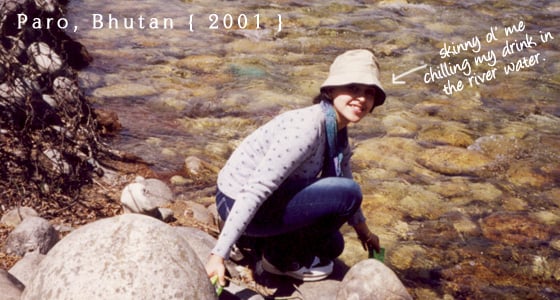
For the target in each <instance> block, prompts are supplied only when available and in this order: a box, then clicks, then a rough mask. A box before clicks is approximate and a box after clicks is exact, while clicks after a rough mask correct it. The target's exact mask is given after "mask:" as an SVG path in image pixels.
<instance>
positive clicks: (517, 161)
mask: <svg viewBox="0 0 560 300" xmlns="http://www.w3.org/2000/svg"><path fill="white" fill-rule="evenodd" d="M68 9H69V11H68V14H67V15H68V18H69V23H70V24H71V26H69V28H68V31H70V34H71V35H72V36H73V37H75V38H76V39H78V40H79V41H80V42H81V43H83V44H84V45H85V46H86V48H87V49H88V51H89V52H90V54H91V55H92V56H93V58H94V61H93V63H92V64H91V65H90V67H88V68H87V69H85V70H84V71H82V72H81V74H80V77H81V81H82V85H83V87H84V89H85V91H86V94H87V96H88V97H89V98H90V99H91V101H92V102H93V103H94V104H95V106H97V107H99V108H103V109H106V110H112V111H115V112H116V113H117V114H118V117H119V120H120V122H121V123H122V125H123V130H122V132H121V133H120V134H119V136H118V137H117V138H116V139H115V140H113V141H112V143H114V146H115V147H117V148H119V149H122V150H126V151H129V152H132V153H134V154H137V155H139V156H141V157H142V158H144V159H145V160H147V161H149V162H152V163H153V168H154V169H155V170H156V171H159V172H174V171H176V170H181V169H183V168H184V164H185V162H184V161H185V158H187V157H191V156H195V157H198V158H200V159H202V160H204V161H206V162H208V163H209V164H211V165H213V166H216V167H218V168H219V167H220V166H221V165H222V164H223V163H224V162H225V160H226V159H227V158H228V156H229V154H230V153H231V151H232V149H234V147H235V145H236V143H237V142H239V141H240V140H241V139H242V138H243V137H245V136H246V135H248V134H249V133H250V132H251V131H252V130H254V129H255V128H257V127H258V126H259V125H261V124H263V123H264V122H266V121H268V120H270V118H272V117H273V116H274V115H276V114H278V113H279V112H281V111H285V110H289V109H293V108H297V107H302V106H305V105H308V104H309V103H311V99H312V98H313V96H315V94H316V93H317V91H318V87H319V85H320V84H321V82H322V81H323V80H324V79H325V78H326V75H327V72H328V66H329V64H330V63H331V62H332V60H333V59H334V57H335V56H336V55H338V54H340V53H342V52H343V51H344V50H347V49H352V48H370V49H372V50H373V51H374V53H375V54H376V56H377V57H378V59H379V62H380V64H381V69H382V81H383V82H384V86H385V89H386V91H387V94H388V99H387V102H386V104H385V105H384V106H382V107H380V108H378V109H376V110H375V112H374V113H373V114H372V115H371V116H370V117H368V118H366V119H365V120H363V121H362V122H361V123H359V124H356V125H355V126H352V127H351V128H350V135H351V140H352V143H353V145H354V146H355V151H354V158H353V159H354V160H353V168H354V171H355V178H356V180H358V181H359V182H360V184H361V185H362V189H363V192H364V195H365V201H364V210H365V213H366V216H367V217H368V223H369V224H370V226H371V228H372V229H374V231H375V232H376V233H377V234H378V235H379V236H380V238H381V243H382V245H383V246H384V247H385V248H386V249H387V259H386V262H387V264H388V265H389V266H390V267H391V268H392V269H393V270H395V271H396V272H397V274H398V275H399V277H400V278H401V279H402V280H403V282H404V283H405V285H406V286H407V287H408V288H409V290H410V291H411V294H412V295H413V296H414V297H415V298H417V299H555V298H556V299H558V298H559V297H560V139H559V138H560V102H559V100H560V99H559V98H560V72H559V70H560V60H559V59H560V51H559V50H560V32H559V31H558V28H560V19H559V17H560V3H558V2H557V1H545V0H543V1H521V0H515V1H479V0H477V1H468V2H465V3H462V2H459V4H458V3H456V1H448V0H433V1H424V2H420V1H404V0H400V1H399V0H395V1H367V0H366V1H350V0H339V1H304V0H292V1H275V2H272V3H267V4H263V3H260V2H258V1H248V0H247V1H217V0H212V1H197V0H193V1H184V2H181V1H165V2H164V1H155V0H148V1H99V0H98V1H91V0H87V1H82V0H75V1H71V2H70V4H69V7H68ZM127 27H132V28H127ZM187 182H188V181H187ZM209 182H210V181H209ZM176 184H177V185H178V188H180V185H181V183H180V182H177V183H176ZM187 184H188V183H187ZM349 235H350V233H349ZM352 243H353V244H354V246H355V245H356V244H357V243H356V242H355V239H354V240H352V239H349V244H350V246H349V250H348V251H347V252H345V254H344V255H343V256H344V259H345V261H346V262H347V263H348V264H352V263H354V262H356V261H357V260H359V259H362V258H363V255H364V254H363V253H361V252H355V253H354V252H352V251H353V250H352V249H355V248H357V247H353V248H352V247H351V246H352Z"/></svg>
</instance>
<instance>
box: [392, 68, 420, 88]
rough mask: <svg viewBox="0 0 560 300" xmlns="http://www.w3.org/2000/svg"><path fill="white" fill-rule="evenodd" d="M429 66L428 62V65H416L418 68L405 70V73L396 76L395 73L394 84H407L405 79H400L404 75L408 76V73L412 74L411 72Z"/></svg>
mask: <svg viewBox="0 0 560 300" xmlns="http://www.w3.org/2000/svg"><path fill="white" fill-rule="evenodd" d="M427 66H428V65H427V64H426V65H422V66H419V67H416V68H414V69H411V70H408V71H406V72H404V73H402V74H400V75H398V76H395V73H393V84H405V82H404V81H402V80H399V79H400V78H401V77H404V76H406V75H408V74H410V73H414V72H416V71H418V70H422V69H424V68H426V67H427Z"/></svg>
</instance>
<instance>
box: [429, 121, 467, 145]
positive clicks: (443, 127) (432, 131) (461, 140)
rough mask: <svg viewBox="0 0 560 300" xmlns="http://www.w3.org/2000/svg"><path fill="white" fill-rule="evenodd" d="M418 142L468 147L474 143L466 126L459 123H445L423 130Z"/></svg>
mask: <svg viewBox="0 0 560 300" xmlns="http://www.w3.org/2000/svg"><path fill="white" fill-rule="evenodd" d="M418 140H420V141H426V142H429V143H433V144H440V145H450V146H456V147H467V146H469V145H471V144H472V143H473V138H472V137H471V133H469V132H468V129H467V128H466V126H465V125H464V124H462V123H457V122H444V123H440V124H434V125H431V126H427V127H426V128H423V129H422V130H421V131H420V133H419V134H418Z"/></svg>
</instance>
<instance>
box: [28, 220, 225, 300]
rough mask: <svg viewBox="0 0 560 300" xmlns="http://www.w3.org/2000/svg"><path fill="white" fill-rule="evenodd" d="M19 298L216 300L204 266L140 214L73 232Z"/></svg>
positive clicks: (169, 230) (177, 238)
mask: <svg viewBox="0 0 560 300" xmlns="http://www.w3.org/2000/svg"><path fill="white" fill-rule="evenodd" d="M36 274H37V275H36V276H35V277H34V278H33V279H32V280H31V281H30V282H29V285H28V286H27V287H26V289H25V290H24V292H23V294H22V299H23V300H25V299H45V300H49V299H57V300H59V299H215V298H216V295H215V292H214V289H213V287H212V285H211V284H210V281H209V280H208V278H207V276H206V272H205V270H204V266H203V265H202V263H201V262H200V260H199V259H198V257H197V255H196V253H195V252H194V251H193V249H192V248H191V247H190V246H189V243H188V242H187V240H186V239H185V238H184V237H182V236H181V235H180V234H178V233H177V231H176V230H175V229H173V227H171V226H169V225H168V224H165V223H163V222H161V221H159V220H157V219H155V218H152V217H148V216H144V215H140V214H124V215H120V216H117V217H113V218H108V219H102V220H99V221H96V222H93V223H90V224H88V225H85V226H83V227H80V228H79V229H77V230H75V231H73V232H72V233H70V234H69V235H68V236H66V237H65V238H64V239H63V240H61V241H60V242H59V243H58V244H57V245H56V246H55V247H53V248H52V249H51V251H50V252H49V253H48V254H47V256H46V257H45V258H44V259H43V261H42V262H41V263H40V265H39V267H38V269H37V273H36Z"/></svg>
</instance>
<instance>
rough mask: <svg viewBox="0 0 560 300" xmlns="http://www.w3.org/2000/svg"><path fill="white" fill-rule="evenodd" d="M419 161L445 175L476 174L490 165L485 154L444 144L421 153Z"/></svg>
mask: <svg viewBox="0 0 560 300" xmlns="http://www.w3.org/2000/svg"><path fill="white" fill-rule="evenodd" d="M417 161H418V163H420V164H421V165H423V166H425V167H426V168H428V169H430V170H432V171H435V172H438V173H441V174H445V175H476V174H479V173H481V172H483V171H484V170H485V168H486V167H488V166H489V165H490V163H491V162H492V160H490V159H489V158H488V157H486V156H485V155H483V154H481V153H479V152H476V151H470V150H467V149H464V148H459V147H452V146H442V147H437V148H433V149H428V150H426V151H424V152H423V153H421V154H420V156H419V158H418V160H417Z"/></svg>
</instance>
